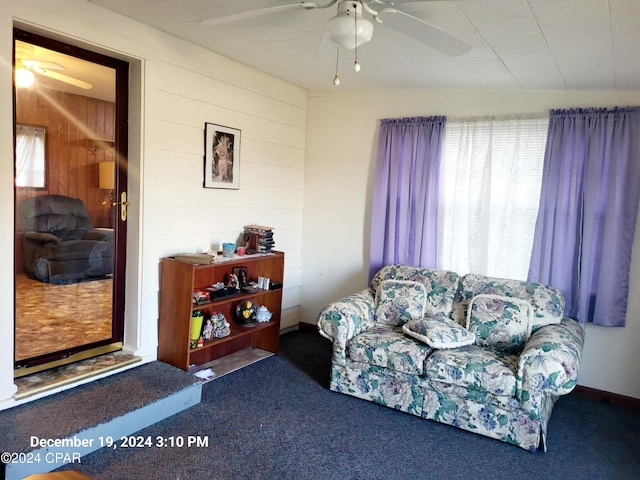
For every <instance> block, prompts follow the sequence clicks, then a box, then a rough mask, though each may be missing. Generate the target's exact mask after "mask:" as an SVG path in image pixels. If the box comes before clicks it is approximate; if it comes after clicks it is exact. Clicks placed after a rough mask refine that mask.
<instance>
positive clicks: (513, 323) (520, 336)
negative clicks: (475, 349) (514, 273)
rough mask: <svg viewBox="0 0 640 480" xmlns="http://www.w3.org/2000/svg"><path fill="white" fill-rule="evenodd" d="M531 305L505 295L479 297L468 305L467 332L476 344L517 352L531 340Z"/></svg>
mask: <svg viewBox="0 0 640 480" xmlns="http://www.w3.org/2000/svg"><path fill="white" fill-rule="evenodd" d="M530 320H531V304H530V303H529V302H527V301H525V300H520V299H517V298H511V297H505V296H502V295H492V294H480V295H476V296H475V297H473V298H472V299H471V302H469V308H468V311H467V329H469V331H470V332H473V333H474V334H475V337H476V344H477V345H481V346H483V347H492V348H495V349H497V350H502V351H504V352H517V351H520V350H522V348H524V344H525V343H526V341H527V340H528V339H529V337H530V336H531V323H530Z"/></svg>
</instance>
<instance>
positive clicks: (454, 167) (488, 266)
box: [438, 114, 549, 280]
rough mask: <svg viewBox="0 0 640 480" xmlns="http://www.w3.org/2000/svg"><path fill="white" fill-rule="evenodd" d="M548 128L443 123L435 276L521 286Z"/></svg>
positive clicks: (529, 122)
mask: <svg viewBox="0 0 640 480" xmlns="http://www.w3.org/2000/svg"><path fill="white" fill-rule="evenodd" d="M548 123H549V120H548V116H547V115H546V114H538V115H528V116H517V117H491V118H486V117H485V118H466V119H456V118H449V119H448V122H447V125H446V134H445V148H444V154H443V159H442V165H441V177H440V198H439V214H438V215H439V229H438V230H439V237H440V238H439V242H438V258H439V260H440V268H444V269H448V270H453V271H455V272H457V273H459V274H461V275H463V274H465V273H479V274H484V275H489V276H495V277H502V278H513V279H521V280H526V279H527V273H528V269H529V259H530V256H531V247H532V243H533V234H534V231H535V224H536V215H537V212H538V204H539V199H540V188H541V182H542V168H543V163H544V151H545V144H546V139H547V128H548Z"/></svg>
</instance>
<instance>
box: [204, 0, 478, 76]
mask: <svg viewBox="0 0 640 480" xmlns="http://www.w3.org/2000/svg"><path fill="white" fill-rule="evenodd" d="M418 1H420V0H418ZM421 1H439V0H421ZM409 2H413V3H416V0H394V1H387V0H328V1H326V2H323V3H321V2H296V3H289V4H284V5H276V6H272V7H265V8H259V9H255V10H248V11H244V12H240V13H235V14H231V15H224V16H220V17H214V18H210V19H207V20H203V21H201V22H200V24H201V25H203V26H214V25H225V24H229V23H233V22H238V21H241V20H247V19H253V18H257V17H262V16H266V15H272V14H277V13H281V12H285V11H289V10H302V9H304V10H318V9H324V8H329V7H332V6H334V5H335V4H336V3H337V4H338V11H337V14H336V15H335V16H334V17H332V18H331V19H329V21H328V22H327V25H326V27H325V30H326V33H327V34H328V37H329V38H330V39H331V40H332V41H333V42H334V43H336V44H337V45H338V53H337V55H339V47H342V48H345V49H347V50H355V51H356V53H355V62H354V70H355V71H356V72H358V71H360V64H359V63H358V55H357V48H358V47H359V46H360V45H363V44H365V43H367V42H369V41H371V38H372V37H373V23H372V22H371V21H370V20H369V19H368V18H366V17H365V16H364V15H363V13H367V14H368V15H369V16H370V17H371V18H372V19H373V21H374V22H376V23H377V24H380V25H384V26H388V27H390V28H392V29H394V30H398V31H399V32H402V33H404V34H405V35H408V36H410V37H412V38H414V39H416V40H418V41H419V42H421V43H424V44H425V45H428V46H430V47H433V48H436V49H438V50H440V51H441V52H443V53H445V54H447V55H450V56H459V55H462V54H463V53H465V52H467V51H468V50H469V49H470V48H471V46H470V45H469V44H467V43H465V42H463V41H462V40H460V39H459V38H456V37H454V36H453V35H451V34H449V33H447V32H445V31H443V30H441V29H439V28H437V27H435V26H433V25H431V24H430V23H428V22H426V21H424V20H422V19H420V18H418V17H415V16H413V15H411V14H409V13H406V12H403V11H401V10H398V9H397V8H396V7H395V5H396V4H398V3H409ZM333 83H334V85H336V86H337V85H339V84H340V79H339V77H338V60H337V58H336V75H335V77H334V80H333Z"/></svg>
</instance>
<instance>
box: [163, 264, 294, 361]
mask: <svg viewBox="0 0 640 480" xmlns="http://www.w3.org/2000/svg"><path fill="white" fill-rule="evenodd" d="M238 267H244V268H246V269H247V279H248V281H256V280H257V279H258V277H267V278H269V279H270V280H271V282H278V283H279V284H280V285H282V281H283V276H284V253H283V252H276V251H273V252H270V253H268V254H257V255H245V256H242V257H236V258H233V259H226V258H218V259H216V260H215V261H214V262H213V263H210V264H203V265H194V264H191V263H187V262H182V261H178V260H176V259H175V258H173V257H166V258H163V259H162V261H161V270H160V319H159V325H158V359H159V360H161V361H163V362H166V363H170V364H171V365H175V366H176V367H179V368H181V369H183V370H189V367H190V366H192V365H201V364H204V363H207V362H209V361H211V360H214V359H216V358H220V357H223V356H225V355H228V354H230V353H233V352H236V351H238V350H242V349H245V348H250V347H257V348H260V349H262V350H267V351H270V352H274V353H277V351H278V346H279V340H280V316H281V309H282V288H281V287H280V288H276V289H270V290H263V289H257V290H256V291H254V292H252V293H245V292H242V291H241V292H239V293H238V294H236V295H231V296H227V297H223V298H219V299H215V300H213V301H210V302H207V303H203V304H199V305H195V304H194V303H193V292H194V290H204V289H206V288H207V287H210V286H211V285H213V284H215V283H217V282H224V281H225V280H226V279H227V278H228V276H229V275H230V274H231V273H232V271H233V269H234V268H238ZM249 299H251V300H254V301H255V302H256V303H258V304H259V305H264V306H265V307H267V308H268V309H269V311H270V312H271V313H272V316H271V320H270V321H268V322H263V323H261V322H256V323H254V324H252V325H251V326H245V325H241V324H239V323H236V321H235V309H236V306H237V305H238V302H240V301H242V300H249ZM195 310H200V311H201V312H202V313H203V314H204V316H205V318H206V317H207V316H210V315H211V314H212V313H214V312H220V313H222V314H224V316H225V318H226V319H227V321H228V322H229V324H230V325H231V334H230V335H228V336H227V337H224V338H217V339H213V340H209V341H206V342H205V343H204V346H202V347H195V348H191V345H190V343H191V338H190V337H191V335H190V332H191V316H192V313H193V312H194V311H195Z"/></svg>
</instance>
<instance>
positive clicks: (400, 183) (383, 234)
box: [369, 116, 446, 278]
mask: <svg viewBox="0 0 640 480" xmlns="http://www.w3.org/2000/svg"><path fill="white" fill-rule="evenodd" d="M445 123H446V117H442V116H438V117H416V118H402V119H385V120H382V121H381V122H380V136H379V140H378V163H377V166H376V176H375V183H374V189H373V202H372V213H371V250H370V258H369V278H372V277H373V275H374V274H375V272H377V271H378V270H379V269H380V268H381V267H383V266H384V265H388V264H391V263H400V264H405V265H414V266H422V267H431V268H435V266H436V256H437V251H438V249H437V244H436V240H437V238H438V234H437V230H438V178H439V171H440V159H441V156H442V155H441V153H442V144H443V142H444V128H445Z"/></svg>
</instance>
